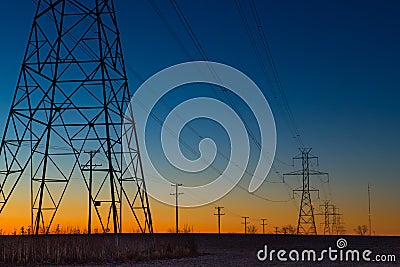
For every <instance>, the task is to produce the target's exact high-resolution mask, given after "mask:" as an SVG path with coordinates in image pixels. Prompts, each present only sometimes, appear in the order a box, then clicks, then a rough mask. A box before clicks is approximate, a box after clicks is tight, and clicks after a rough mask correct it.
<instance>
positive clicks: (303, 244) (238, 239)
mask: <svg viewBox="0 0 400 267" xmlns="http://www.w3.org/2000/svg"><path fill="white" fill-rule="evenodd" d="M339 238H344V239H345V240H346V242H347V245H346V246H344V247H343V248H341V249H338V244H337V240H338V239H339ZM342 241H343V240H342ZM265 245H267V251H268V253H269V252H270V251H271V250H275V253H274V254H273V257H272V261H271V260H270V259H269V258H267V259H266V260H265V261H259V260H258V259H257V252H258V251H259V250H261V249H263V248H264V247H265ZM329 247H331V249H333V250H337V251H338V252H335V253H336V254H337V257H338V258H337V260H336V261H331V260H330V259H329V257H328V254H327V253H325V254H324V258H323V260H322V261H319V262H314V261H312V260H308V258H307V257H308V254H305V257H306V258H305V259H306V260H305V261H302V260H301V256H302V251H303V250H315V251H316V258H317V259H318V258H319V257H320V254H321V251H322V250H324V249H329ZM282 249H283V250H285V251H287V252H286V255H284V256H285V257H286V258H288V255H289V252H290V251H292V250H297V251H299V257H300V260H299V262H296V261H291V260H290V259H288V261H287V262H281V261H279V260H278V258H277V255H276V254H277V251H278V250H282ZM348 250H351V251H353V250H358V251H359V255H360V261H351V256H352V254H349V258H348V261H346V252H347V251H348ZM365 250H371V254H370V255H367V256H368V257H367V258H370V259H371V262H369V263H368V262H366V261H363V259H362V253H363V252H364V251H365ZM340 251H342V252H340ZM340 253H342V260H340ZM263 255H264V253H261V255H260V256H263ZM268 255H269V256H270V254H268ZM332 255H334V254H332ZM376 255H379V257H381V259H386V262H376V261H375V259H376V258H375V257H376ZM390 255H394V257H395V258H393V256H390ZM292 256H293V257H295V256H296V254H295V253H294V254H292ZM390 257H392V258H390ZM310 259H312V257H311V258H310ZM355 259H356V258H355ZM389 260H390V261H389ZM393 260H395V261H393ZM0 261H1V262H0V265H2V266H3V265H6V264H7V265H9V266H15V265H16V264H19V265H29V266H42V265H44V264H46V265H48V266H59V265H64V266H121V267H125V266H132V265H140V266H224V267H225V266H299V265H301V266H341V265H344V266H365V265H368V266H369V265H371V266H399V264H400V237H366V236H292V235H241V234H222V235H216V234H180V235H178V236H177V235H174V234H155V235H154V236H151V235H141V234H123V235H92V236H87V235H52V236H38V237H34V236H0Z"/></svg>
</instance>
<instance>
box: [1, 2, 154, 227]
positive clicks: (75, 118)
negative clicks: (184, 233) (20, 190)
mask: <svg viewBox="0 0 400 267" xmlns="http://www.w3.org/2000/svg"><path fill="white" fill-rule="evenodd" d="M129 102H130V92H129V88H128V80H127V75H126V70H125V64H124V59H123V55H122V48H121V41H120V33H119V30H118V26H117V20H116V15H115V9H114V1H113V0H86V1H83V0H80V1H79V0H58V1H45V0H39V1H38V5H37V9H36V14H35V17H34V22H33V26H32V29H31V32H30V36H29V41H28V45H27V48H26V51H25V57H24V61H23V64H22V68H21V72H20V75H19V79H18V83H17V87H16V90H15V94H14V98H13V102H12V106H11V110H10V113H9V115H8V119H7V122H6V126H5V131H4V135H3V138H2V142H1V147H0V213H1V212H2V211H3V210H4V207H5V206H6V204H7V202H8V201H9V199H10V197H11V196H12V193H13V191H14V189H15V187H16V186H17V184H18V182H19V181H20V180H21V179H22V178H25V176H29V177H30V179H31V192H32V196H31V209H32V213H31V214H32V217H31V224H32V229H33V232H34V233H35V234H39V233H48V232H49V229H50V226H51V225H52V222H53V220H54V218H55V216H56V213H57V210H58V209H59V207H60V204H61V201H62V198H63V196H64V194H65V192H66V189H67V186H68V184H69V183H70V181H71V178H72V177H73V178H77V177H78V178H82V179H83V181H84V184H85V190H86V189H87V190H88V191H87V192H88V193H89V198H90V200H89V201H91V204H92V207H93V208H94V214H95V215H96V216H97V223H99V224H100V225H101V228H102V231H103V232H114V233H118V232H121V231H122V221H123V218H122V214H123V212H122V211H123V210H126V211H128V213H130V214H131V216H130V217H127V218H128V219H129V220H130V221H131V222H132V223H133V224H135V225H137V226H138V228H139V229H140V231H142V232H152V231H153V228H152V220H151V214H150V207H149V202H148V198H147V193H146V187H145V181H144V176H143V170H142V166H141V159H140V155H139V151H138V148H137V140H136V130H135V129H133V131H131V129H126V127H125V126H124V124H123V122H124V120H128V121H130V122H133V116H132V109H131V107H130V106H129ZM127 109H128V110H129V111H128V113H126V111H127ZM125 114H127V115H125ZM127 127H128V126H127ZM130 127H133V128H134V123H132V124H131V126H130ZM127 132H131V133H132V134H131V135H130V136H128V134H126V133H127ZM124 138H126V139H125V140H127V142H128V143H130V148H129V149H130V150H129V151H127V150H125V149H124V148H123V146H122V141H123V139H124ZM85 151H95V153H93V155H94V158H93V157H89V155H87V154H85ZM126 155H127V156H128V157H130V160H129V161H127V162H128V163H126V162H125V159H124V158H125V156H126ZM91 160H95V161H96V162H98V163H101V164H102V166H103V168H102V169H100V168H92V169H91V172H90V173H91V174H92V175H93V177H92V178H93V188H89V187H91V181H90V182H89V181H88V178H89V176H90V175H89V172H88V171H87V168H88V166H89V165H90V164H89V162H90V161H91ZM92 167H93V166H92ZM129 169H131V170H133V171H132V172H133V173H132V174H131V173H130V172H129ZM89 189H90V190H89ZM92 190H93V192H92ZM123 204H124V205H123ZM125 204H126V206H125ZM84 207H86V205H84V204H83V203H82V206H79V207H76V208H77V210H79V209H82V208H84ZM124 218H125V217H124ZM128 219H125V220H124V221H128ZM129 228H130V229H132V225H131V226H130V227H129Z"/></svg>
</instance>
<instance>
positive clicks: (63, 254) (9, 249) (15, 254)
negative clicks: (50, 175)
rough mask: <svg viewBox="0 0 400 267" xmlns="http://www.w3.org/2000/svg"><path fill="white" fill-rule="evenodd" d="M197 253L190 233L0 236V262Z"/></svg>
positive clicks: (100, 259)
mask: <svg viewBox="0 0 400 267" xmlns="http://www.w3.org/2000/svg"><path fill="white" fill-rule="evenodd" d="M195 254H196V246H195V244H194V241H193V239H191V238H190V237H189V236H180V235H164V236H156V237H155V236H153V235H150V234H121V235H113V234H98V235H48V236H44V235H40V236H32V235H31V236H29V235H24V236H0V265H1V266H3V265H8V266H15V265H44V264H55V265H59V264H83V263H118V262H134V261H143V260H147V259H165V258H182V257H187V256H193V255H195Z"/></svg>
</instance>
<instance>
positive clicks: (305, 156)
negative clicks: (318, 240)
mask: <svg viewBox="0 0 400 267" xmlns="http://www.w3.org/2000/svg"><path fill="white" fill-rule="evenodd" d="M310 151H311V148H301V149H300V152H301V154H300V155H299V156H297V157H294V158H293V160H301V163H302V169H301V170H299V171H294V172H291V173H286V174H284V176H287V175H299V176H302V178H303V179H302V186H301V187H300V188H299V189H295V190H293V194H294V193H295V192H301V203H300V210H299V219H298V222H297V234H305V235H308V234H314V235H316V234H317V228H316V227H315V218H314V206H313V205H314V204H313V202H312V200H311V193H310V192H313V191H315V192H318V194H319V191H318V190H317V189H313V188H312V187H311V186H310V176H312V175H328V173H325V172H320V171H315V170H311V169H310V160H311V159H318V157H315V156H311V155H310Z"/></svg>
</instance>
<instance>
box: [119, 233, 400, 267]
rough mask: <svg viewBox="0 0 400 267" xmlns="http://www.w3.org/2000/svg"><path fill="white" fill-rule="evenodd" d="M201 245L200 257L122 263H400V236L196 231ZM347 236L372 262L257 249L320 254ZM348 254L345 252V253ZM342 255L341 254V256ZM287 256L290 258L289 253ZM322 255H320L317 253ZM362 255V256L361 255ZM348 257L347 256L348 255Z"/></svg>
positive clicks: (316, 264) (356, 264)
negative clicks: (297, 257) (265, 254)
mask: <svg viewBox="0 0 400 267" xmlns="http://www.w3.org/2000/svg"><path fill="white" fill-rule="evenodd" d="M193 238H194V240H195V243H196V245H197V249H198V252H199V256H196V257H190V258H183V259H169V260H155V261H145V262H137V263H134V262H131V263H126V264H120V265H118V266H124V267H125V266H132V265H140V266H224V267H226V266H400V237H362V236H291V235H240V234H237V235H231V234H229V235H213V234H193ZM339 238H344V239H346V241H347V246H346V247H345V248H343V249H342V250H343V251H344V253H345V252H346V251H347V250H350V249H351V250H355V249H357V250H359V251H360V252H361V253H362V252H363V251H364V250H366V249H369V250H371V251H372V254H371V255H370V256H369V258H371V259H372V260H371V262H365V261H363V260H362V259H360V261H359V262H356V261H353V262H352V261H339V260H337V261H330V260H329V259H328V258H327V257H328V256H327V255H326V257H325V259H324V260H323V261H321V262H310V261H299V262H289V261H288V262H280V261H278V259H277V258H276V255H275V258H274V259H273V261H272V262H271V261H268V260H266V261H264V262H261V261H259V260H258V259H257V252H258V251H259V250H260V249H262V248H263V247H264V245H267V246H268V249H275V250H276V251H278V250H280V249H285V250H287V251H288V253H289V251H290V250H293V249H297V250H299V251H302V250H304V249H314V250H316V251H317V253H320V252H321V251H322V250H324V249H328V248H329V247H332V249H338V247H337V244H336V242H337V240H338V239H339ZM378 254H379V255H389V254H390V255H395V257H396V261H395V262H376V261H375V259H374V257H375V256H376V255H378ZM344 255H345V254H344ZM338 256H339V255H338ZM286 257H288V256H287V255H286ZM317 257H319V254H317ZM360 257H361V255H360ZM344 259H345V257H344Z"/></svg>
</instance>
